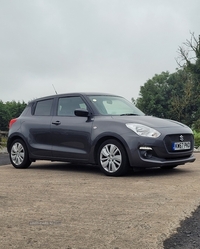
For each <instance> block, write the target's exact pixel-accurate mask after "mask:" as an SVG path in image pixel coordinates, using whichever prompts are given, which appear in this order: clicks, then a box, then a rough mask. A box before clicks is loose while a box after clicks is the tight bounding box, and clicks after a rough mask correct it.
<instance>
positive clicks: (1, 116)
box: [0, 100, 10, 131]
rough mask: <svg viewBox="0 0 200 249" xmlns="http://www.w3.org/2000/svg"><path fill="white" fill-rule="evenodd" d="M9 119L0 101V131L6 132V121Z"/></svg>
mask: <svg viewBox="0 0 200 249" xmlns="http://www.w3.org/2000/svg"><path fill="white" fill-rule="evenodd" d="M9 119H10V114H9V112H8V110H7V109H6V108H5V104H4V103H3V102H2V101H1V100H0V130H1V131H6V130H8V120H9Z"/></svg>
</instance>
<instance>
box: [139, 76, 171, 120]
mask: <svg viewBox="0 0 200 249" xmlns="http://www.w3.org/2000/svg"><path fill="white" fill-rule="evenodd" d="M169 77H170V74H169V72H162V73H161V74H160V75H158V74H156V75H155V76H154V77H153V78H152V79H149V80H148V81H147V82H146V83H145V84H144V86H141V87H140V96H139V98H138V99H137V101H136V106H137V107H138V108H139V109H141V110H142V111H143V112H144V113H145V114H146V115H153V116H157V117H162V118H166V117H168V95H169V84H168V80H169Z"/></svg>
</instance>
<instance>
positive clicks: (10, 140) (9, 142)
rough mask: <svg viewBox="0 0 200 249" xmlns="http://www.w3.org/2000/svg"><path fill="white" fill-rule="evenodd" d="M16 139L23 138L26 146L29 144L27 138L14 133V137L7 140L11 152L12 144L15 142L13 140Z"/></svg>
mask: <svg viewBox="0 0 200 249" xmlns="http://www.w3.org/2000/svg"><path fill="white" fill-rule="evenodd" d="M16 139H21V140H22V141H23V142H24V143H25V145H26V147H27V148H28V145H27V143H26V140H25V138H24V137H23V136H21V135H19V134H14V135H13V136H12V137H8V141H7V151H8V152H10V149H11V144H12V143H13V141H15V140H16Z"/></svg>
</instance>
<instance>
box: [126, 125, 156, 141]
mask: <svg viewBox="0 0 200 249" xmlns="http://www.w3.org/2000/svg"><path fill="white" fill-rule="evenodd" d="M126 126H127V127H128V128H129V129H131V130H132V131H134V132H135V133H136V134H138V135H139V136H143V137H152V138H157V137H159V136H160V135H161V133H160V132H159V131H157V130H155V129H153V128H150V127H148V126H146V125H142V124H134V123H128V124H126Z"/></svg>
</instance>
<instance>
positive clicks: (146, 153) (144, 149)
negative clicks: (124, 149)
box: [139, 146, 153, 159]
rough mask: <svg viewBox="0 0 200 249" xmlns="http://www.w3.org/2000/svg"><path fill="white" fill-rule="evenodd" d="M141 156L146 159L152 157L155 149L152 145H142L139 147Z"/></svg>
mask: <svg viewBox="0 0 200 249" xmlns="http://www.w3.org/2000/svg"><path fill="white" fill-rule="evenodd" d="M139 150H140V153H141V156H142V157H143V158H145V159H149V158H151V157H152V151H153V149H152V148H151V147H148V146H141V147H140V148H139Z"/></svg>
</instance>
